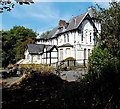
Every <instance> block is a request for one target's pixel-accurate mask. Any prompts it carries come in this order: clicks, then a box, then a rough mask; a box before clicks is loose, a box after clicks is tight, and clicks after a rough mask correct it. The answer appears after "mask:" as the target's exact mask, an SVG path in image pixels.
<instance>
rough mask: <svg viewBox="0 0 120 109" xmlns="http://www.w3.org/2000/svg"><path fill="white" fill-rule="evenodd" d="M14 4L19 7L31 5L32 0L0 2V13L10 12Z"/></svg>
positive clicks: (3, 0)
mask: <svg viewBox="0 0 120 109" xmlns="http://www.w3.org/2000/svg"><path fill="white" fill-rule="evenodd" d="M15 3H18V4H20V5H23V4H27V5H29V4H31V3H34V2H33V1H32V0H20V1H19V0H14V1H13V0H1V1H0V13H3V11H4V10H6V11H11V10H12V8H14V6H15Z"/></svg>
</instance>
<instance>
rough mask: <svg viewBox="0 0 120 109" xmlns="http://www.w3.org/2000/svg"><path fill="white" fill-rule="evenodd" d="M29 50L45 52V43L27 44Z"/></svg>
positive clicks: (34, 52) (31, 51)
mask: <svg viewBox="0 0 120 109" xmlns="http://www.w3.org/2000/svg"><path fill="white" fill-rule="evenodd" d="M27 47H28V52H29V53H30V54H40V53H42V52H43V50H44V47H45V45H44V44H27Z"/></svg>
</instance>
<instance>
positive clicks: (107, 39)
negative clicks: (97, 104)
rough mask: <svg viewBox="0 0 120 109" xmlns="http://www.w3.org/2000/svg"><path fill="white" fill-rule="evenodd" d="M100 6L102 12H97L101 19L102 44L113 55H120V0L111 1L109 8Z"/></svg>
mask: <svg viewBox="0 0 120 109" xmlns="http://www.w3.org/2000/svg"><path fill="white" fill-rule="evenodd" d="M98 8H99V9H100V12H98V13H97V12H96V13H97V15H96V17H97V18H98V19H100V21H101V26H102V31H101V34H100V37H99V39H100V40H99V41H100V44H101V46H102V47H104V48H107V49H108V50H109V51H110V53H111V54H112V55H114V56H117V57H120V49H119V48H120V31H119V30H120V12H119V11H120V2H111V3H110V7H109V8H108V9H103V8H100V7H99V6H98ZM101 42H102V43H101Z"/></svg>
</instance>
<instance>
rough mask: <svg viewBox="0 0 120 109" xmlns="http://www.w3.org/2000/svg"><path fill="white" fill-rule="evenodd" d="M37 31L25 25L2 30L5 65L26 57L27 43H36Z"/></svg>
mask: <svg viewBox="0 0 120 109" xmlns="http://www.w3.org/2000/svg"><path fill="white" fill-rule="evenodd" d="M36 36H37V33H35V32H33V31H32V29H28V28H25V27H23V26H15V27H13V28H12V29H10V30H9V31H2V50H3V66H7V65H8V64H9V63H15V62H17V61H19V60H20V59H22V58H24V51H25V47H26V44H27V43H34V39H35V37H36Z"/></svg>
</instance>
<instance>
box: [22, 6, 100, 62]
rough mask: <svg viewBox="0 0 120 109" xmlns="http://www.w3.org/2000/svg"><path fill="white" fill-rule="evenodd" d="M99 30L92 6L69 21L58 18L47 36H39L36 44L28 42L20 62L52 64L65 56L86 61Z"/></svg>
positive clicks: (78, 60)
mask: <svg viewBox="0 0 120 109" xmlns="http://www.w3.org/2000/svg"><path fill="white" fill-rule="evenodd" d="M100 31H101V25H100V23H99V21H98V20H97V19H95V18H94V14H93V8H89V9H88V11H87V12H86V13H85V14H82V15H79V16H77V17H72V18H71V19H70V20H69V22H66V21H64V20H60V21H59V24H58V26H57V27H55V28H54V29H53V30H51V32H50V33H49V34H48V36H47V37H45V38H44V37H40V38H39V39H37V41H36V44H28V45H27V49H26V51H25V59H24V60H23V61H21V62H20V63H26V64H31V63H36V64H52V63H56V62H58V61H62V60H64V59H65V58H67V57H73V58H75V59H76V60H77V62H78V63H83V62H84V61H85V60H86V62H87V59H88V57H89V55H90V52H91V50H92V49H93V47H94V46H95V45H96V42H95V40H94V39H95V38H96V36H97V35H98V33H100ZM83 60H84V61H83Z"/></svg>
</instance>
